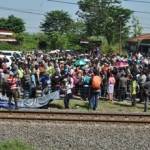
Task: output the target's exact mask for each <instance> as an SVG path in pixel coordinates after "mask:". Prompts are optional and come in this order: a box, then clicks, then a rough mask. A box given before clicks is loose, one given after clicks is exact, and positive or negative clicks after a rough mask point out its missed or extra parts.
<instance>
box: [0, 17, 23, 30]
mask: <svg viewBox="0 0 150 150" xmlns="http://www.w3.org/2000/svg"><path fill="white" fill-rule="evenodd" d="M0 29H7V30H10V31H13V32H15V33H21V32H23V31H25V23H24V21H23V20H22V19H21V18H18V17H15V16H13V15H11V16H8V18H0Z"/></svg>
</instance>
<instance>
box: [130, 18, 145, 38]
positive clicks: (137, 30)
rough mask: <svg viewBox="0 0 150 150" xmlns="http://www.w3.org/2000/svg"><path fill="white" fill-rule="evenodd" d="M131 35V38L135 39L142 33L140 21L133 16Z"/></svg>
mask: <svg viewBox="0 0 150 150" xmlns="http://www.w3.org/2000/svg"><path fill="white" fill-rule="evenodd" d="M132 27H133V28H132V29H133V30H132V35H133V37H136V36H138V35H141V34H142V31H143V28H142V26H141V24H140V21H139V19H138V18H137V17H135V16H133V17H132Z"/></svg>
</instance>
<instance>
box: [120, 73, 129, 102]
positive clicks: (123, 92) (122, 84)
mask: <svg viewBox="0 0 150 150" xmlns="http://www.w3.org/2000/svg"><path fill="white" fill-rule="evenodd" d="M127 82H128V79H127V77H126V75H125V74H121V77H120V79H119V100H120V101H123V100H125V98H126V94H127Z"/></svg>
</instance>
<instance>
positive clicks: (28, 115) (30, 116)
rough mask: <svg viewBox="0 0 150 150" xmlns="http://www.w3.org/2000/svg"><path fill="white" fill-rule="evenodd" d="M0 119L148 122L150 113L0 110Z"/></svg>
mask: <svg viewBox="0 0 150 150" xmlns="http://www.w3.org/2000/svg"><path fill="white" fill-rule="evenodd" d="M0 120H18V121H21V120H22V121H25V120H26V121H27V120H29V121H60V122H90V123H91V122H93V123H94V122H96V123H102V122H104V123H128V124H130V123H135V124H150V114H137V113H132V114H127V113H126V114H123V113H95V112H94V113H90V112H89V113H88V112H87V113H80V112H54V111H53V112H48V111H0Z"/></svg>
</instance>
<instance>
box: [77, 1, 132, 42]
mask: <svg viewBox="0 0 150 150" xmlns="http://www.w3.org/2000/svg"><path fill="white" fill-rule="evenodd" d="M78 4H79V9H80V11H79V12H78V16H79V17H81V18H82V19H83V20H84V21H85V24H86V31H87V35H88V36H103V37H106V39H107V41H108V43H109V44H112V43H116V42H118V41H119V39H120V37H122V39H125V38H126V37H127V36H128V33H129V26H128V25H127V23H128V21H129V20H130V16H131V14H132V12H131V11H130V10H129V9H125V8H123V7H122V6H121V2H120V0H113V1H112V0H107V1H106V0H92V1H91V0H80V1H79V3H78ZM120 35H121V36H120Z"/></svg>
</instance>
